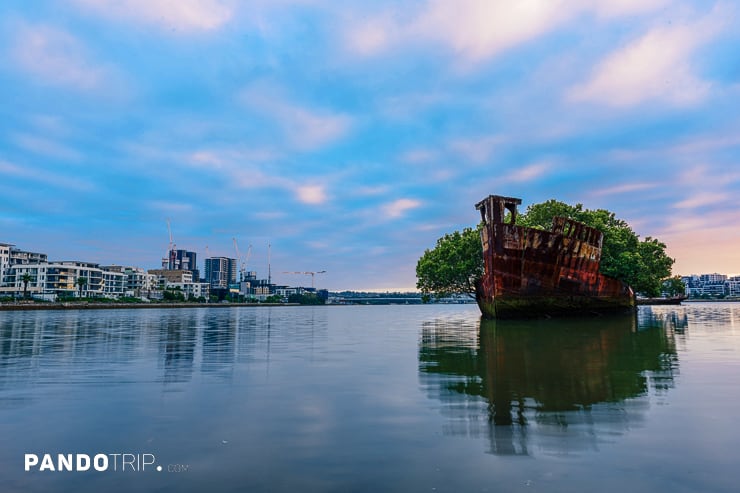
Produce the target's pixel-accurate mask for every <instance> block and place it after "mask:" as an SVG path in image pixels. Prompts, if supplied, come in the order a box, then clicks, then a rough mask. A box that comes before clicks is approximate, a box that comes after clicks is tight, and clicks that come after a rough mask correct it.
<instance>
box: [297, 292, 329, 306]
mask: <svg viewBox="0 0 740 493" xmlns="http://www.w3.org/2000/svg"><path fill="white" fill-rule="evenodd" d="M324 302H325V301H324V299H323V298H320V297H319V296H318V295H316V293H303V294H291V295H290V296H288V303H299V304H301V305H323V304H324Z"/></svg>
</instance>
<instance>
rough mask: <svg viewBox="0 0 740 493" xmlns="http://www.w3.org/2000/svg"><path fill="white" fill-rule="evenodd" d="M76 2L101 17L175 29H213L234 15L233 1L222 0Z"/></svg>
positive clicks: (109, 0) (194, 30)
mask: <svg viewBox="0 0 740 493" xmlns="http://www.w3.org/2000/svg"><path fill="white" fill-rule="evenodd" d="M76 3H77V4H78V5H80V6H81V7H82V8H84V9H87V10H89V11H92V12H94V13H96V14H98V15H101V16H103V17H109V18H111V19H114V20H120V19H124V20H129V21H134V22H140V23H143V24H150V25H155V26H157V27H159V28H161V29H166V30H168V31H172V30H174V31H176V32H198V31H212V30H216V29H219V28H221V27H222V26H223V25H225V24H226V23H227V22H229V21H230V20H231V19H232V17H233V15H234V8H233V5H232V3H233V2H231V1H223V0H76Z"/></svg>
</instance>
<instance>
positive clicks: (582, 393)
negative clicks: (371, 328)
mask: <svg viewBox="0 0 740 493" xmlns="http://www.w3.org/2000/svg"><path fill="white" fill-rule="evenodd" d="M685 324H686V321H685V319H683V320H681V319H678V318H675V319H671V318H670V317H668V318H664V317H657V316H654V315H652V313H651V312H649V311H648V312H641V318H640V320H639V323H638V320H637V319H636V318H635V317H633V316H627V317H608V318H606V317H604V318H599V319H585V320H584V319H576V320H562V319H561V320H538V321H513V320H511V321H500V320H499V321H491V320H481V321H480V324H479V327H478V329H477V331H476V329H474V328H472V329H471V328H470V327H468V328H464V327H461V326H460V324H459V323H455V322H451V321H435V322H432V323H427V324H424V326H423V327H422V338H421V343H420V350H419V362H420V374H421V380H422V383H423V384H424V385H425V386H426V387H427V390H428V392H429V393H430V394H431V395H432V396H433V397H436V398H438V399H439V400H440V401H441V402H442V404H443V405H442V412H443V413H444V414H446V415H447V416H448V417H449V418H450V421H449V425H448V427H447V429H446V432H448V433H452V434H467V435H476V436H477V435H489V436H490V438H491V446H492V447H491V452H492V453H496V454H529V453H530V451H531V446H532V445H533V444H535V443H536V444H537V445H538V448H540V449H545V450H547V451H551V452H553V451H554V452H558V453H560V452H567V451H571V450H574V449H575V450H580V449H583V448H592V447H596V446H597V444H598V442H599V441H601V440H603V439H604V437H608V436H613V435H614V434H615V433H616V434H621V433H623V432H624V430H626V429H627V428H628V427H631V426H634V425H635V424H637V423H639V422H640V421H641V420H642V419H643V415H644V412H645V409H646V407H647V405H648V401H647V399H645V398H644V396H646V395H648V394H649V393H650V392H651V391H653V392H655V393H658V394H659V393H660V392H664V391H665V390H666V389H668V388H670V387H672V386H673V382H674V378H673V377H674V373H675V372H676V371H677V369H678V359H677V355H676V349H675V341H674V336H673V334H674V331H675V330H676V329H683V328H685ZM476 336H477V337H476Z"/></svg>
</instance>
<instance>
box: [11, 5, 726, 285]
mask: <svg viewBox="0 0 740 493" xmlns="http://www.w3.org/2000/svg"><path fill="white" fill-rule="evenodd" d="M739 15H740V2H733V1H712V0H696V1H679V0H600V1H598V2H596V1H589V0H519V1H516V2H512V1H510V0H456V1H454V2H453V1H445V0H428V1H423V0H416V1H384V0H379V1H373V2H366V1H352V0H348V1H343V2H336V1H332V2H330V1H322V0H254V1H235V0H233V1H232V0H116V1H114V0H70V1H66V2H58V1H53V0H49V1H34V2H27V1H15V0H5V1H3V2H2V4H0V87H2V91H1V92H0V114H1V115H2V119H1V120H0V242H5V243H12V244H15V245H16V246H17V247H19V248H21V249H24V250H30V251H40V252H44V253H47V254H48V255H49V258H50V260H82V261H89V262H96V263H101V264H118V265H133V266H139V267H143V268H147V269H151V268H158V267H159V266H160V264H161V258H162V257H163V256H164V255H165V254H166V251H167V249H168V247H169V242H170V239H169V233H168V229H167V222H168V221H169V223H170V227H171V231H172V236H173V242H174V244H175V245H176V247H177V248H182V249H187V250H192V251H195V252H198V255H199V260H200V262H201V263H202V259H203V258H205V256H206V255H208V256H218V255H223V256H231V257H234V256H235V255H236V254H235V248H234V239H236V241H237V244H238V247H239V249H240V252H241V254H242V255H244V254H245V253H246V251H247V250H248V249H249V245H251V246H252V248H251V256H250V258H249V260H248V262H247V266H246V268H247V270H256V271H257V272H258V275H259V276H260V277H266V274H267V272H266V271H267V264H268V257H269V260H270V264H271V272H272V280H273V281H274V282H277V283H280V284H289V285H294V286H295V285H304V286H309V285H310V276H306V275H303V274H300V275H296V274H284V272H296V271H297V272H310V271H321V270H325V271H326V272H325V273H323V274H318V275H316V286H317V287H320V288H328V289H330V290H343V289H354V290H380V291H384V290H389V291H395V290H403V291H405V290H413V289H415V284H416V277H415V267H416V262H417V261H418V259H419V257H420V256H421V255H422V254H423V252H424V250H425V249H427V248H432V247H434V245H435V243H436V240H437V238H439V237H441V236H442V235H444V234H445V233H448V232H451V231H454V230H459V229H461V228H464V227H468V226H474V225H475V224H476V223H477V222H478V220H479V215H478V213H477V211H476V210H475V208H474V204H475V203H476V202H478V201H479V200H481V199H483V198H484V197H486V196H488V195H489V194H498V195H506V196H514V197H520V198H521V199H522V200H523V208H526V206H527V205H529V204H533V203H538V202H542V201H544V200H548V199H551V198H554V199H557V200H561V201H563V202H567V203H572V204H575V203H582V204H584V206H585V207H588V208H593V209H595V208H605V209H609V210H611V211H613V212H615V213H616V215H617V216H618V217H619V218H622V219H624V220H626V221H628V222H629V224H630V225H631V226H632V228H633V229H634V230H635V232H636V233H638V234H639V235H640V236H641V237H643V238H644V237H647V236H651V237H656V238H658V239H660V240H661V241H663V242H664V243H666V244H667V246H668V248H667V252H668V254H669V255H670V256H671V257H673V258H675V260H676V262H675V264H674V269H673V271H674V274H682V275H688V274H692V273H709V272H720V273H725V274H740V253H738V252H739V251H740V248H738V247H739V246H740V202H739V201H738V197H740V193H739V192H740V166H739V164H740V163H739V162H738V161H739V160H740V116H738V115H740V49H738V46H739V43H740V29H738V25H739V24H740V22H739V20H740V18H739ZM268 245H270V247H268Z"/></svg>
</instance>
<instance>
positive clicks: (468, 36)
mask: <svg viewBox="0 0 740 493" xmlns="http://www.w3.org/2000/svg"><path fill="white" fill-rule="evenodd" d="M667 1H668V0H607V1H602V2H593V1H592V0H519V1H515V2H512V1H509V0H458V1H456V2H450V1H448V0H430V1H428V2H425V3H424V4H423V6H422V7H421V8H420V9H419V10H418V11H416V12H411V13H404V12H399V11H396V12H389V11H386V12H383V13H381V14H378V15H376V16H375V17H371V18H369V19H363V20H361V21H358V22H356V23H354V24H351V25H350V27H349V28H348V29H347V31H346V38H347V46H348V48H349V49H350V50H351V51H353V52H354V53H356V54H358V55H362V56H370V55H377V54H379V53H381V52H385V51H388V50H390V49H391V48H393V47H395V46H404V45H409V44H416V43H420V42H421V43H434V44H439V45H442V46H444V47H446V48H447V49H448V50H449V51H450V52H451V53H452V54H454V55H455V56H456V57H458V58H461V59H462V60H464V61H465V62H468V63H474V62H479V61H482V60H486V59H489V58H492V57H494V56H496V55H498V54H500V53H502V52H504V51H506V50H508V49H511V48H513V47H515V46H519V45H521V44H524V43H527V42H529V41H532V40H534V39H537V38H539V37H541V36H543V35H545V34H547V33H549V32H551V31H553V30H555V29H556V28H558V27H560V26H562V25H564V24H566V23H568V22H571V21H573V20H574V19H576V18H577V17H578V16H580V15H583V14H591V15H595V16H596V17H598V18H601V19H609V18H613V17H619V16H625V15H636V14H645V13H648V12H651V11H654V10H656V9H658V8H660V7H662V6H664V5H665V4H666V3H667ZM404 14H405V15H404Z"/></svg>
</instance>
